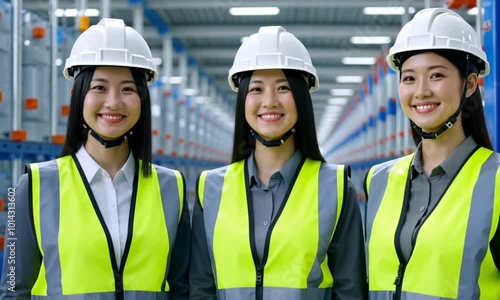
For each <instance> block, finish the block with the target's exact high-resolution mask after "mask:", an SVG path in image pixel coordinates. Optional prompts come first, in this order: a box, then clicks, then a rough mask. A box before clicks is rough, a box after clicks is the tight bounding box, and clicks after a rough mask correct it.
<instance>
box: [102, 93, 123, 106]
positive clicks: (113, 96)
mask: <svg viewBox="0 0 500 300" xmlns="http://www.w3.org/2000/svg"><path fill="white" fill-rule="evenodd" d="M104 104H105V106H106V107H107V108H111V109H113V108H118V107H120V105H122V99H121V95H120V93H119V92H117V91H114V90H112V89H111V90H110V91H109V92H108V93H107V94H106V99H105V101H104Z"/></svg>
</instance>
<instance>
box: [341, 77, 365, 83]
mask: <svg viewBox="0 0 500 300" xmlns="http://www.w3.org/2000/svg"><path fill="white" fill-rule="evenodd" d="M335 80H336V81H337V82H338V83H361V82H363V76H337V77H335Z"/></svg>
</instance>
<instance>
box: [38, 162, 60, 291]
mask: <svg viewBox="0 0 500 300" xmlns="http://www.w3.org/2000/svg"><path fill="white" fill-rule="evenodd" d="M38 166H39V170H40V196H39V197H40V235H41V237H40V241H41V242H42V248H43V249H44V252H50V255H45V257H44V259H43V263H44V265H45V270H46V272H45V276H46V281H47V291H49V292H50V293H51V294H54V295H60V294H62V286H61V259H60V257H59V243H58V237H59V211H60V207H59V198H60V197H59V168H58V166H57V161H56V160H51V161H47V162H42V163H39V164H38ZM44 199H45V201H44ZM46 201H49V202H50V205H48V204H46ZM43 220H50V221H48V222H44V221H43Z"/></svg>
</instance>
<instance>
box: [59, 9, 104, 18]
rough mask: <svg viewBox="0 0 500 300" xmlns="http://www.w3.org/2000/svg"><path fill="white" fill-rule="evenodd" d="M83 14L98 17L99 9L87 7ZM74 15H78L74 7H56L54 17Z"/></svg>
mask: <svg viewBox="0 0 500 300" xmlns="http://www.w3.org/2000/svg"><path fill="white" fill-rule="evenodd" d="M83 15H84V16H87V17H98V16H99V15H100V11H99V10H98V9H95V8H88V9H86V10H85V11H84V12H83ZM76 16H78V9H75V8H67V9H62V8H58V9H56V17H76Z"/></svg>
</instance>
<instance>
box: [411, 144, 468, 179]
mask: <svg viewBox="0 0 500 300" xmlns="http://www.w3.org/2000/svg"><path fill="white" fill-rule="evenodd" d="M476 147H477V143H476V142H475V141H474V139H473V138H472V136H469V137H468V138H466V139H465V140H464V141H463V142H462V144H460V145H459V146H458V147H457V148H456V149H455V150H454V151H453V152H452V153H451V155H450V156H449V157H448V158H447V159H445V161H443V162H442V163H441V164H440V165H439V166H440V167H441V168H442V169H443V170H444V171H445V172H446V174H448V176H454V175H455V174H456V173H457V172H458V169H459V168H461V166H462V165H463V162H464V161H465V160H466V159H467V157H468V156H469V154H470V153H471V152H472V151H473V150H474V149H475V148H476ZM421 158H422V142H420V144H419V145H418V147H417V150H416V151H415V156H414V159H413V162H412V171H413V172H411V178H412V179H413V177H414V176H415V175H416V174H415V172H418V173H422V172H423V169H422V162H421Z"/></svg>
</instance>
